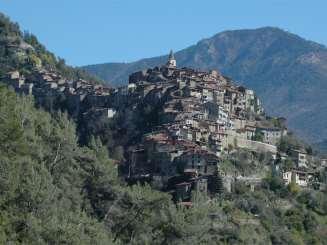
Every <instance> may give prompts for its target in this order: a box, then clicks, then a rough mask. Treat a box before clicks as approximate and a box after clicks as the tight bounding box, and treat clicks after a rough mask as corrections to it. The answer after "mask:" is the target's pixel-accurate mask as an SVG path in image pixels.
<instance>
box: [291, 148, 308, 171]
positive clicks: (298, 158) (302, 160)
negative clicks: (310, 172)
mask: <svg viewBox="0 0 327 245" xmlns="http://www.w3.org/2000/svg"><path fill="white" fill-rule="evenodd" d="M290 155H291V158H292V159H293V161H294V162H295V163H296V166H297V167H298V168H302V167H307V163H308V161H307V153H306V151H305V150H301V149H300V150H297V149H293V150H291V152H290Z"/></svg>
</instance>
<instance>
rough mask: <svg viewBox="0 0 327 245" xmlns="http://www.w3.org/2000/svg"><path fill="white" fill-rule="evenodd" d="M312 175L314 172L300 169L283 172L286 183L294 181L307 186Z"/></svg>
mask: <svg viewBox="0 0 327 245" xmlns="http://www.w3.org/2000/svg"><path fill="white" fill-rule="evenodd" d="M312 177H313V173H312V172H307V171H302V170H298V169H293V170H290V171H286V172H283V181H284V183H285V184H286V185H288V184H290V183H292V182H294V183H296V184H298V185H299V186H302V187H306V186H308V184H309V182H310V180H311V179H312Z"/></svg>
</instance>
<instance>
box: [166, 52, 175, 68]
mask: <svg viewBox="0 0 327 245" xmlns="http://www.w3.org/2000/svg"><path fill="white" fill-rule="evenodd" d="M176 65H177V64H176V59H175V57H174V52H173V51H172V50H171V51H170V54H169V58H168V61H167V64H166V66H167V67H168V68H176Z"/></svg>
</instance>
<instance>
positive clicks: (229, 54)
mask: <svg viewBox="0 0 327 245" xmlns="http://www.w3.org/2000/svg"><path fill="white" fill-rule="evenodd" d="M175 57H176V59H177V62H178V65H179V66H180V67H183V66H187V67H192V68H195V67H196V68H199V69H202V70H210V69H218V70H220V71H221V72H222V73H224V74H226V75H227V76H231V77H233V78H235V80H236V81H238V83H239V84H241V85H245V86H247V87H249V88H251V89H254V90H255V91H257V93H258V95H259V97H260V98H262V101H263V103H264V106H265V108H267V111H268V112H269V113H270V114H273V115H278V116H283V117H287V118H288V119H289V126H290V128H292V129H293V130H294V131H295V132H296V133H297V134H299V135H301V136H302V137H303V138H306V139H308V140H309V141H311V142H317V141H322V140H324V139H326V138H327V129H325V128H324V125H325V124H326V123H327V115H323V113H321V112H323V111H327V103H326V102H324V94H325V93H326V92H327V82H326V81H327V75H326V74H327V48H326V47H325V46H324V45H322V44H318V43H316V42H313V41H308V40H305V39H303V38H301V37H300V36H298V35H296V34H292V33H290V32H287V31H284V30H282V29H279V28H276V27H263V28H258V29H246V30H233V31H224V32H221V33H218V34H216V35H214V36H212V37H211V38H206V39H202V40H201V41H199V42H198V43H197V44H195V45H192V46H190V47H188V48H185V49H182V50H180V51H178V52H176V54H175ZM166 58H167V56H158V57H153V58H145V59H141V60H139V61H135V62H132V63H109V64H101V65H93V66H92V65H91V66H87V67H83V68H84V69H85V70H86V71H88V72H90V73H92V74H94V75H96V76H98V77H100V78H102V79H104V80H106V81H112V82H111V84H112V85H114V86H115V85H116V86H117V85H119V84H122V81H127V77H128V75H129V74H130V73H133V72H135V71H137V70H142V69H146V68H149V67H153V66H158V65H160V64H163V63H164V62H165V59H166Z"/></svg>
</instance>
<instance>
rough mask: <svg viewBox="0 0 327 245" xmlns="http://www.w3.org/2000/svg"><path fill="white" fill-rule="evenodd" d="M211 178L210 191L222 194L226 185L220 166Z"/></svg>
mask: <svg viewBox="0 0 327 245" xmlns="http://www.w3.org/2000/svg"><path fill="white" fill-rule="evenodd" d="M211 179H212V181H211V188H210V191H211V192H212V193H214V194H222V193H223V192H224V185H223V179H222V177H221V174H220V171H219V168H218V166H217V167H216V169H215V171H214V173H213V175H212V178H211Z"/></svg>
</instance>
